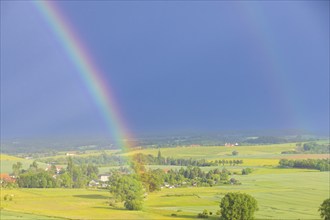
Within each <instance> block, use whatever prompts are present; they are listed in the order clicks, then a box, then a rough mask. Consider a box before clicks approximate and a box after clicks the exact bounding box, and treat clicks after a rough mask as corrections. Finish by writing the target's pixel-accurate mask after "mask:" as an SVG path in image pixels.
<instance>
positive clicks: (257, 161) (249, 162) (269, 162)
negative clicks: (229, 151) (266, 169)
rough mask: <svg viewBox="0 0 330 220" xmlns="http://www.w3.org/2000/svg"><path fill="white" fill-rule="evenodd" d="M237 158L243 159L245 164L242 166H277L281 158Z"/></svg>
mask: <svg viewBox="0 0 330 220" xmlns="http://www.w3.org/2000/svg"><path fill="white" fill-rule="evenodd" d="M235 160H243V164H240V166H277V165H278V162H279V159H267V158H266V159H261V158H254V159H246V158H242V159H235Z"/></svg>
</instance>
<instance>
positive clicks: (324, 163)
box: [279, 159, 330, 171]
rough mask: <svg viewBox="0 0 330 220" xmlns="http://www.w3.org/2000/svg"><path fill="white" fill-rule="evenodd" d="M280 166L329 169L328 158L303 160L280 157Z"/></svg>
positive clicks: (329, 162) (329, 161)
mask: <svg viewBox="0 0 330 220" xmlns="http://www.w3.org/2000/svg"><path fill="white" fill-rule="evenodd" d="M279 165H280V167H284V168H304V169H314V170H320V171H330V160H329V159H305V160H288V159H281V160H280V161H279Z"/></svg>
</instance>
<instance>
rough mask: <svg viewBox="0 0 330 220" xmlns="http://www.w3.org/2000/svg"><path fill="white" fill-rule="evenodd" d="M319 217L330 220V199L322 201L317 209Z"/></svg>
mask: <svg viewBox="0 0 330 220" xmlns="http://www.w3.org/2000/svg"><path fill="white" fill-rule="evenodd" d="M319 212H320V216H321V218H323V219H324V220H330V198H329V199H326V200H324V201H323V203H322V204H321V206H320V208H319Z"/></svg>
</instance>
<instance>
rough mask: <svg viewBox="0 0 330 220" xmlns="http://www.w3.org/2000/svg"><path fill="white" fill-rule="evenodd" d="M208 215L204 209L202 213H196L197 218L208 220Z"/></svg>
mask: <svg viewBox="0 0 330 220" xmlns="http://www.w3.org/2000/svg"><path fill="white" fill-rule="evenodd" d="M208 217H209V214H208V211H207V210H206V209H204V211H203V212H202V213H198V215H197V218H208Z"/></svg>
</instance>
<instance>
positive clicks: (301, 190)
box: [0, 144, 330, 219]
mask: <svg viewBox="0 0 330 220" xmlns="http://www.w3.org/2000/svg"><path fill="white" fill-rule="evenodd" d="M294 147H295V144H281V145H264V146H238V147H224V146H222V147H221V146H220V147H219V146H217V147H216V146H214V147H178V148H164V149H161V153H162V155H163V156H175V157H178V158H182V157H184V158H190V157H191V158H195V159H202V158H204V159H208V160H214V159H222V158H227V159H243V160H244V164H242V165H236V166H226V168H227V169H229V170H231V171H237V172H240V170H241V169H242V168H244V167H252V168H253V170H254V171H253V172H252V173H251V174H249V175H234V176H233V177H234V178H237V179H239V180H240V181H241V182H242V185H223V186H216V187H197V188H196V187H191V188H174V189H167V188H164V189H162V190H161V191H159V192H154V193H150V194H149V195H148V196H147V198H146V199H145V203H144V208H143V210H142V211H127V210H125V209H124V208H123V205H122V204H121V205H118V207H116V208H114V207H110V206H109V205H108V202H109V199H110V196H111V195H110V193H109V192H108V191H107V190H97V189H1V216H0V217H1V219H54V218H60V219H63V218H64V219H192V218H196V216H197V214H198V213H199V212H202V211H203V210H204V209H207V210H209V211H212V212H213V213H214V214H215V213H216V211H217V210H218V209H219V202H220V200H221V198H222V197H223V196H224V194H225V193H227V192H233V191H236V192H237V191H239V192H245V193H248V194H250V195H252V196H254V197H255V198H256V199H257V201H258V205H259V211H257V212H256V213H255V217H256V218H257V219H320V216H319V213H318V211H317V210H318V207H319V205H320V204H321V203H322V201H323V200H324V199H326V198H329V196H330V195H329V188H330V184H329V182H330V173H329V172H319V171H316V170H307V169H280V168H277V164H278V160H279V159H280V158H284V157H292V156H298V157H299V158H309V157H315V158H322V157H328V155H312V156H311V155H303V154H299V155H281V151H285V150H291V149H293V148H294ZM233 150H237V151H238V152H239V155H238V156H236V157H233V156H231V152H232V151H233ZM90 153H91V154H95V153H96V152H90ZM133 153H145V154H149V153H150V154H153V155H157V153H158V149H143V150H138V151H132V152H129V153H125V155H131V154H133ZM297 159H298V158H297ZM18 160H19V161H25V162H26V164H25V163H24V166H26V165H27V164H28V165H29V164H30V163H31V162H32V161H28V160H24V159H21V158H15V157H11V156H7V155H5V156H4V155H2V157H1V170H9V168H10V170H11V165H10V164H12V163H14V162H16V161H18ZM3 164H5V166H7V168H6V167H5V168H3ZM6 164H7V165H6ZM110 168H114V167H101V168H100V171H101V173H102V172H106V171H108V170H109V169H110ZM147 168H150V169H156V168H161V169H169V168H173V169H179V168H180V166H158V165H150V166H147ZM214 168H215V167H203V168H202V169H204V170H208V169H214ZM219 168H220V169H221V168H222V166H220V167H219ZM1 172H3V171H1ZM6 194H12V195H14V197H13V201H4V196H5V195H6ZM172 214H176V215H177V217H172V216H171V215H172ZM214 214H213V215H212V216H211V217H210V218H209V219H218V217H217V216H215V215H214Z"/></svg>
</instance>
